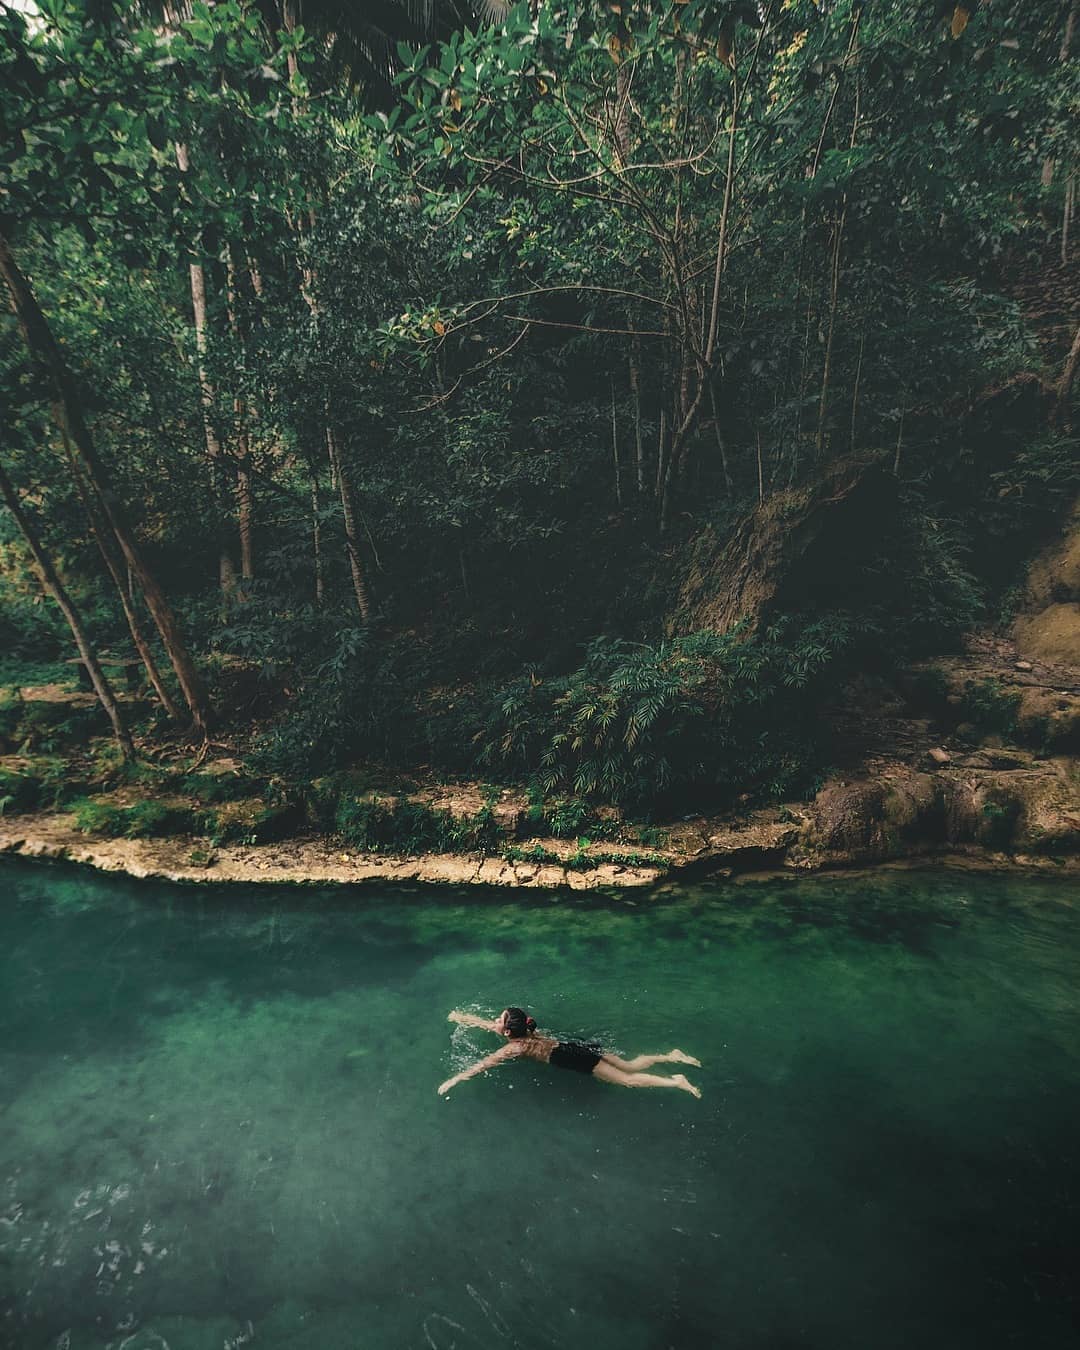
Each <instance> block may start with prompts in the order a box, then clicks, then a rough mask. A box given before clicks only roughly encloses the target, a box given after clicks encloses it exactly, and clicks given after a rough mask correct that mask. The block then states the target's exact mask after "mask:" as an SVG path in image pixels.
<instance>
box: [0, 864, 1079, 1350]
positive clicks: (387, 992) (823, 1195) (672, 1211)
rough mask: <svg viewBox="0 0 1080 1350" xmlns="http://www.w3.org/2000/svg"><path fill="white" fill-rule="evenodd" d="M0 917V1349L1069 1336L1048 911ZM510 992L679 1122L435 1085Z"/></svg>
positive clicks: (95, 905)
mask: <svg viewBox="0 0 1080 1350" xmlns="http://www.w3.org/2000/svg"><path fill="white" fill-rule="evenodd" d="M0 897H2V903H0V1347H4V1350H39V1348H40V1350H105V1347H112V1350H120V1347H121V1346H123V1350H161V1347H163V1346H165V1347H167V1350H217V1348H218V1347H220V1348H221V1350H240V1347H242V1346H246V1345H248V1344H251V1345H252V1346H253V1347H255V1348H256V1350H263V1347H269V1348H270V1350H336V1348H337V1347H342V1350H345V1348H346V1347H347V1348H348V1350H358V1348H359V1347H363V1348H364V1350H368V1348H369V1347H370V1348H371V1350H383V1347H387V1348H390V1347H395V1348H396V1347H402V1348H403V1350H413V1348H415V1350H426V1347H430V1346H434V1347H437V1350H444V1348H445V1350H449V1347H451V1346H457V1347H458V1350H469V1348H470V1347H504V1346H510V1347H520V1348H521V1350H534V1348H535V1350H539V1348H540V1347H548V1346H550V1347H558V1348H559V1350H576V1347H583V1348H584V1350H608V1348H609V1347H611V1348H612V1350H613V1348H614V1347H618V1348H619V1350H639V1348H640V1350H663V1348H664V1347H668V1346H673V1347H678V1350H694V1348H695V1347H698V1346H701V1347H705V1346H709V1347H712V1346H717V1345H723V1346H725V1347H732V1348H734V1350H739V1348H741V1347H746V1350H781V1347H788V1346H807V1347H820V1350H845V1348H846V1347H851V1348H852V1350H855V1348H856V1347H857V1348H858V1350H864V1348H865V1347H873V1348H874V1350H892V1347H897V1350H899V1347H904V1348H905V1350H906V1348H907V1347H910V1346H913V1345H918V1346H920V1347H925V1348H928V1350H934V1348H935V1347H942V1350H944V1348H945V1347H948V1350H965V1348H967V1347H970V1350H976V1347H977V1348H978V1350H993V1348H994V1347H997V1346H1002V1347H1004V1346H1012V1345H1017V1344H1021V1345H1025V1346H1032V1347H1038V1350H1053V1347H1056V1346H1059V1345H1060V1346H1062V1347H1064V1346H1067V1345H1068V1346H1072V1345H1074V1344H1075V1336H1074V1326H1075V1322H1076V1318H1077V1312H1078V1308H1077V1304H1076V1292H1075V1283H1074V1277H1075V1270H1076V1268H1077V1242H1076V1237H1075V1233H1076V1213H1077V1209H1078V1208H1080V1166H1078V1159H1077V1145H1076V1142H1075V1139H1074V1134H1075V1129H1074V1126H1075V1121H1076V1119H1077V1118H1078V1114H1080V1113H1078V1110H1077V1108H1078V1107H1080V1037H1078V1035H1077V1033H1078V1031H1080V994H1078V991H1077V985H1076V978H1075V972H1076V968H1077V958H1078V956H1080V910H1078V908H1077V907H1076V906H1075V901H1076V900H1077V898H1078V897H1077V895H1076V888H1075V887H1070V886H1069V885H1067V884H1060V885H1054V884H1052V883H1051V882H1048V881H1024V880H1017V879H1015V878H995V877H986V876H981V875H979V876H970V875H965V874H962V873H944V872H941V873H936V872H925V873H904V874H892V875H882V876H880V877H878V878H874V879H867V878H854V877H850V878H840V879H806V880H799V881H797V882H787V883H783V884H774V885H753V886H742V887H737V888H736V887H731V886H725V885H722V884H714V885H701V886H696V887H693V888H687V889H686V890H685V891H684V892H683V893H682V894H679V895H676V896H675V897H674V898H672V899H668V900H665V901H663V902H659V901H657V902H648V903H642V902H641V901H642V897H641V896H638V897H637V900H638V902H639V903H637V904H635V905H628V904H626V903H622V902H618V901H603V900H596V899H589V898H584V897H581V896H575V897H571V898H569V899H566V898H560V900H559V903H557V904H552V903H551V897H549V896H545V895H536V894H533V893H529V894H525V895H522V894H517V893H502V894H499V893H495V894H483V893H480V894H474V893H470V894H469V895H467V896H466V895H462V894H461V893H460V892H451V891H424V890H419V889H416V888H413V889H409V890H388V891H387V892H385V893H383V894H381V895H380V894H378V893H373V892H371V891H370V890H366V889H365V890H363V891H356V892H350V891H319V890H310V891H308V890H304V891H298V890H287V889H262V888H247V889H241V890H231V889H229V890H216V889H207V890H202V889H200V890H198V891H192V890H190V889H184V888H179V887H169V886H164V885H158V884H156V883H155V884H151V883H138V884H134V883H131V882H129V881H127V880H124V879H117V878H108V877H100V876H94V875H92V874H89V873H84V872H80V871H76V870H65V869H60V868H45V867H36V866H32V865H25V864H14V863H5V864H3V865H2V866H0ZM511 1001H513V1002H520V1003H523V1004H527V1005H528V1006H529V1007H530V1009H532V1010H534V1011H535V1012H536V1013H537V1015H538V1016H539V1018H540V1021H541V1025H542V1026H545V1027H550V1028H552V1029H553V1030H555V1031H556V1033H557V1034H559V1035H561V1036H581V1037H593V1036H597V1037H599V1038H601V1039H602V1040H603V1041H604V1043H605V1044H607V1045H608V1046H610V1047H611V1048H613V1049H617V1050H619V1051H620V1052H622V1053H628V1054H633V1053H636V1052H638V1051H643V1050H667V1049H670V1048H671V1047H672V1046H673V1045H681V1046H682V1047H683V1048H684V1049H686V1050H688V1051H690V1052H691V1053H694V1054H698V1055H700V1057H701V1058H702V1059H703V1060H704V1067H703V1068H702V1069H701V1070H690V1071H689V1075H690V1077H691V1078H692V1079H693V1080H694V1081H698V1082H700V1083H701V1086H702V1087H703V1089H704V1091H705V1098H704V1100H703V1101H702V1102H695V1101H693V1100H692V1099H690V1098H688V1097H686V1096H684V1095H683V1094H677V1093H655V1094H654V1093H651V1092H634V1093H629V1092H623V1091H620V1090H618V1089H616V1088H610V1087H604V1086H602V1085H600V1084H598V1083H595V1082H592V1081H590V1080H588V1079H586V1078H584V1077H582V1076H581V1075H577V1074H567V1073H560V1072H558V1071H555V1070H550V1069H545V1068H543V1067H542V1066H537V1065H531V1064H523V1065H515V1066H513V1067H510V1068H506V1069H504V1070H500V1071H498V1072H497V1073H495V1074H492V1075H490V1076H488V1077H486V1078H483V1079H478V1080H474V1081H472V1082H469V1083H466V1084H463V1085H461V1086H460V1087H458V1088H456V1089H455V1090H454V1092H453V1093H452V1094H451V1096H450V1098H449V1099H448V1100H446V1101H443V1100H440V1099H439V1098H437V1097H436V1095H435V1091H434V1089H435V1086H436V1085H437V1083H438V1082H439V1081H440V1080H441V1079H442V1078H444V1077H446V1076H447V1075H448V1074H449V1073H451V1072H453V1071H455V1070H456V1069H459V1068H461V1067H462V1066H463V1065H465V1064H467V1063H469V1062H471V1061H472V1059H474V1058H476V1057H478V1056H479V1055H481V1054H483V1053H486V1052H487V1050H488V1049H490V1048H491V1047H492V1045H493V1044H494V1041H493V1040H492V1038H490V1037H488V1036H486V1035H485V1034H484V1033H482V1032H479V1031H476V1030H469V1029H465V1028H460V1027H453V1026H451V1025H449V1024H448V1023H446V1021H445V1020H444V1019H445V1015H446V1012H447V1010H448V1009H449V1008H451V1007H453V1006H458V1007H472V1008H475V1009H477V1010H483V1011H489V1012H491V1011H495V1010H497V1009H498V1007H500V1006H502V1004H503V1003H505V1002H511Z"/></svg>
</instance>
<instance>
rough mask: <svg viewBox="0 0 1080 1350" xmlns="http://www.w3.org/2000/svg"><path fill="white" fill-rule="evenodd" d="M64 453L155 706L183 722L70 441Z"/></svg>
mask: <svg viewBox="0 0 1080 1350" xmlns="http://www.w3.org/2000/svg"><path fill="white" fill-rule="evenodd" d="M64 450H65V452H66V454H67V461H68V467H69V468H70V470H71V476H72V479H73V480H74V482H75V487H76V489H77V490H78V493H79V499H80V501H81V502H82V504H83V510H84V511H85V512H86V518H87V520H88V521H89V522H90V530H91V532H92V533H93V536H94V540H95V542H96V543H97V546H98V552H99V553H100V554H101V556H102V559H103V560H104V562H105V566H106V568H107V569H108V572H109V575H110V576H111V577H112V579H113V583H114V584H115V586H116V590H117V593H118V594H119V596H120V605H121V608H122V609H123V611H124V618H125V619H126V620H127V626H128V631H129V632H130V633H131V640H132V642H133V643H134V644H135V650H136V651H137V652H138V653H139V658H140V660H141V661H142V663H143V668H144V669H145V671H146V676H147V679H148V680H149V681H150V684H151V686H152V687H153V690H154V693H155V694H156V695H157V699H158V702H159V703H160V704H161V706H162V707H163V708H164V709H165V711H166V713H168V715H169V717H170V718H172V720H173V721H174V722H182V721H183V714H182V713H181V711H180V709H179V708H178V707H177V706H176V701H175V699H174V698H173V696H172V694H170V693H169V690H168V687H167V686H166V684H165V681H164V680H163V679H162V678H161V672H160V671H159V670H158V666H157V662H156V661H155V660H154V653H153V652H152V651H151V649H150V643H149V641H148V639H147V636H146V633H145V632H144V631H143V626H142V621H141V619H140V618H139V615H138V611H137V610H136V608H135V593H134V586H133V580H134V579H133V577H132V574H131V569H130V568H128V569H127V576H126V577H125V576H124V575H123V572H122V571H121V564H120V559H118V558H117V556H116V553H115V550H114V548H113V541H112V540H110V538H109V531H108V527H107V525H105V524H104V522H103V521H102V520H101V516H100V514H99V512H98V510H97V509H96V507H95V505H94V503H93V501H92V500H91V496H90V492H89V489H88V488H87V485H86V482H85V480H84V478H83V473H82V470H81V469H80V467H79V462H78V460H77V459H76V458H75V454H74V452H73V450H72V448H71V444H70V442H69V441H67V440H66V439H65V441H64Z"/></svg>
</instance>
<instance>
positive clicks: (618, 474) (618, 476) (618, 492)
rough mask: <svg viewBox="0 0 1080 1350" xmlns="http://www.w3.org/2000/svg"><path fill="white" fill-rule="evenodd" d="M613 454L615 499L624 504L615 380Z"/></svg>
mask: <svg viewBox="0 0 1080 1350" xmlns="http://www.w3.org/2000/svg"><path fill="white" fill-rule="evenodd" d="M611 454H612V457H613V459H614V460H615V501H616V503H617V504H618V505H619V506H620V507H621V506H622V465H621V464H620V463H619V423H618V419H617V417H616V415H615V381H614V379H613V380H612V381H611Z"/></svg>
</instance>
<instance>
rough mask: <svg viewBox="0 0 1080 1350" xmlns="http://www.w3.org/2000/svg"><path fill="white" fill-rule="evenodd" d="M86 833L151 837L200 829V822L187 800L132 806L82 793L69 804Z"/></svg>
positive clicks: (77, 826)
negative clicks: (82, 795)
mask: <svg viewBox="0 0 1080 1350" xmlns="http://www.w3.org/2000/svg"><path fill="white" fill-rule="evenodd" d="M68 809H69V810H70V812H71V815H72V816H73V817H74V820H75V828H76V829H77V830H79V831H80V832H81V833H82V834H97V835H103V836H104V837H105V838H108V839H149V838H160V837H162V836H165V835H173V834H190V833H196V832H197V825H198V823H199V822H197V821H196V820H195V819H194V818H193V813H192V810H191V808H190V807H189V806H187V805H186V804H185V803H180V802H162V801H154V800H147V801H141V802H135V803H134V804H133V805H131V806H121V805H120V804H119V803H117V802H107V801H102V800H101V799H100V798H96V797H81V798H79V800H78V801H75V802H72V804H71V806H70V807H69V808H68Z"/></svg>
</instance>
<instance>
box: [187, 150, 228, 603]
mask: <svg viewBox="0 0 1080 1350" xmlns="http://www.w3.org/2000/svg"><path fill="white" fill-rule="evenodd" d="M176 164H177V167H178V168H179V170H180V172H181V173H187V171H188V169H189V168H190V159H189V156H188V149H187V146H186V145H182V144H181V143H180V142H179V141H177V143H176ZM188 275H189V280H190V285H191V310H192V315H193V317H194V320H195V365H196V370H197V372H198V377H199V402H200V404H201V406H202V419H203V435H204V437H205V438H206V453H207V456H208V458H209V460H210V465H211V469H212V471H213V474H214V480H215V481H214V491H215V495H216V496H217V497H218V498H219V499H220V498H222V497H223V496H224V491H223V483H222V477H223V471H224V468H225V465H224V463H223V451H222V448H221V441H220V440H219V439H218V434H217V432H216V430H215V429H214V386H213V384H212V383H211V382H210V375H209V372H208V370H207V367H206V273H205V271H204V269H203V265H202V263H195V262H193V263H189V264H188ZM218 505H219V508H220V507H221V505H222V503H221V502H220V500H219V503H218ZM223 514H227V513H224V512H223ZM218 584H219V585H220V587H221V603H222V607H223V609H227V608H228V606H229V604H230V603H231V602H232V600H233V599H234V598H235V595H236V567H235V565H234V563H233V560H232V555H231V553H230V552H229V548H228V543H227V541H226V538H225V531H224V529H223V528H222V527H221V526H220V525H219V528H218Z"/></svg>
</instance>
